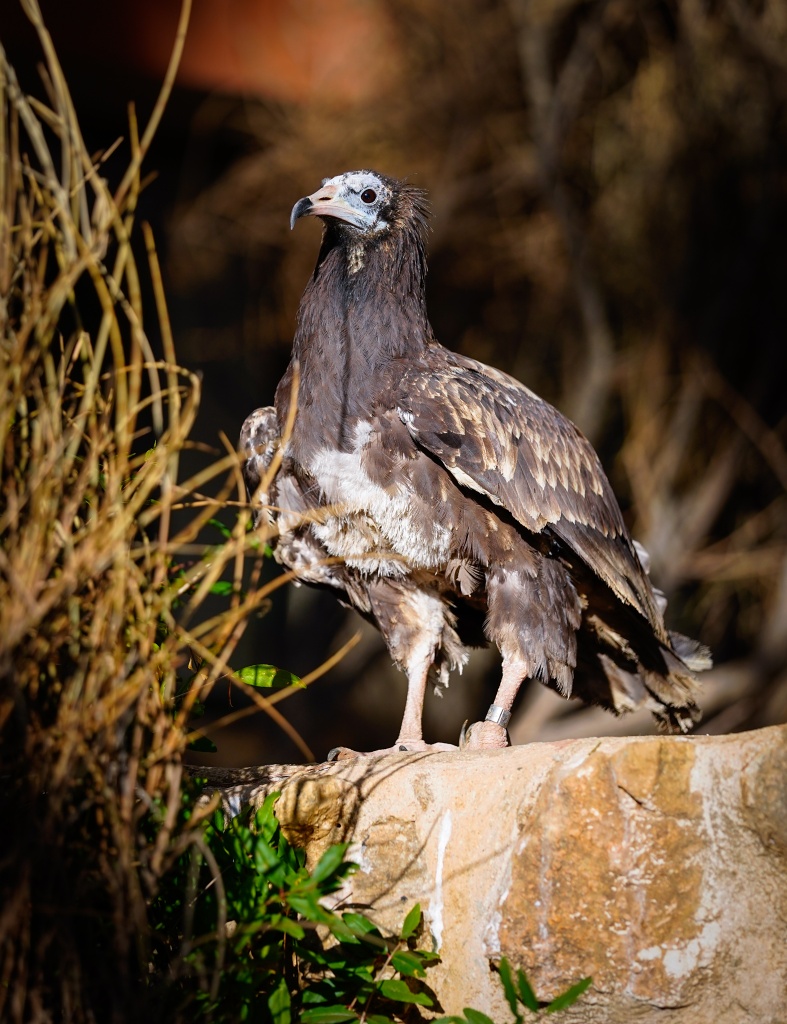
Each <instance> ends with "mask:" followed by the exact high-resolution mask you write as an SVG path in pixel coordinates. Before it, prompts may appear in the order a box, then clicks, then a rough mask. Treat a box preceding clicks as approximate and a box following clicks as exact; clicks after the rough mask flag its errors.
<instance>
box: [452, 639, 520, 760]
mask: <svg viewBox="0 0 787 1024" xmlns="http://www.w3.org/2000/svg"><path fill="white" fill-rule="evenodd" d="M527 675H528V668H527V665H526V664H525V662H524V661H523V660H522V659H521V658H519V657H516V656H512V657H507V658H506V657H504V658H503V677H502V679H501V680H500V686H499V687H498V688H497V693H496V694H495V700H494V703H493V704H492V706H491V707H490V708H489V711H487V713H486V720H485V721H483V722H474V723H473V725H471V726H469V728H467V729H466V730H465V731H464V734H463V737H462V739H461V740H460V741H459V746H460V747H461V748H462V750H496V749H498V748H500V747H507V746H508V732H507V730H506V726H507V725H508V722H509V720H510V718H511V708H512V707H513V706H514V701H515V699H516V695H517V694H518V693H519V688H520V686H521V685H522V683H523V682H524V680H525V679H526V678H527Z"/></svg>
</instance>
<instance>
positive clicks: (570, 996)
mask: <svg viewBox="0 0 787 1024" xmlns="http://www.w3.org/2000/svg"><path fill="white" fill-rule="evenodd" d="M592 984H593V979H592V978H583V979H582V981H578V982H577V983H576V985H572V986H571V988H568V989H566V991H565V992H564V993H563V994H562V995H559V996H557V997H556V998H555V999H553V1000H552V1002H551V1003H550V1004H549V1006H548V1007H547V1013H556V1012H557V1011H558V1010H565V1008H566V1007H567V1006H572V1005H573V1004H574V1003H575V1002H576V1001H577V999H579V997H580V996H581V995H582V993H583V992H584V991H585V990H586V989H588V988H590V986H591V985H592Z"/></svg>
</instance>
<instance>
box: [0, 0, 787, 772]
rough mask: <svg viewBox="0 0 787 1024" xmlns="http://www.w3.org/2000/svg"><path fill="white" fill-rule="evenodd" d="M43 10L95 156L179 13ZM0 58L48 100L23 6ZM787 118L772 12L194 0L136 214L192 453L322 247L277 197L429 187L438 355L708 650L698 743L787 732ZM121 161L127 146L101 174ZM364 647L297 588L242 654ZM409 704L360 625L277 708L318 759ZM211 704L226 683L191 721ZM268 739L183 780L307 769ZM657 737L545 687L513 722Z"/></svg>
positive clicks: (152, 83) (276, 336)
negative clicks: (503, 392)
mask: <svg viewBox="0 0 787 1024" xmlns="http://www.w3.org/2000/svg"><path fill="white" fill-rule="evenodd" d="M42 9H43V12H44V16H45V18H46V19H47V21H48V23H49V27H50V30H51V32H52V35H53V38H54V41H55V44H56V46H57V48H58V52H59V53H60V55H61V59H62V61H63V65H64V68H65V71H66V74H67V77H68V79H69V82H70V83H71V86H72V89H73V92H74V96H75V102H76V105H77V108H78V109H79V110H80V115H81V120H82V127H83V130H84V132H85V137H86V141H87V144H88V146H89V147H91V146H92V147H93V148H96V149H98V148H99V147H102V148H103V147H106V146H107V145H108V144H109V141H111V139H112V138H114V136H115V135H116V134H117V132H118V130H119V126H122V125H123V124H124V123H126V113H125V107H126V103H127V102H128V100H129V99H132V98H134V99H136V100H137V101H138V104H139V109H140V111H141V113H142V114H144V112H145V110H146V108H149V107H150V106H151V105H152V101H153V97H154V96H155V93H156V90H157V87H158V82H159V81H160V78H161V75H162V73H163V68H164V66H165V64H166V60H167V57H168V53H169V49H170V47H171V42H172V39H173V36H174V31H175V25H176V22H177V18H178V13H179V4H178V3H176V2H175V0H147V2H142V0H135V3H133V4H131V3H120V4H117V5H113V6H112V12H111V13H110V11H109V9H108V8H107V6H106V5H105V4H102V3H99V2H98V0H73V2H72V3H70V4H68V5H62V4H59V3H58V2H57V0H49V2H42ZM0 37H2V41H3V43H4V45H5V48H6V50H7V52H8V53H9V56H10V59H11V60H12V61H13V62H14V64H15V66H16V67H17V71H18V73H19V75H20V79H21V80H22V84H23V87H24V88H26V89H29V90H31V91H33V92H40V90H41V85H40V80H39V78H38V75H37V71H36V67H35V62H36V61H37V60H38V51H37V44H36V42H35V39H34V36H33V34H32V33H31V31H30V29H29V26H28V25H27V23H26V20H25V18H24V15H23V14H22V12H21V9H17V8H16V6H15V5H14V7H13V9H9V10H8V11H6V12H4V20H3V23H2V25H0ZM786 102H787V4H785V2H784V0H752V2H747V0H705V2H700V0H676V2H659V0H606V2H604V0H599V2H596V0H589V2H588V0H585V2H576V0H455V2H454V3H452V4H451V5H450V6H446V5H445V4H444V3H441V2H439V0H340V2H337V3H333V4H319V3H317V2H316V0H311V2H307V0H302V2H299V3H296V2H295V0H232V2H230V0H225V2H220V0H199V2H197V3H196V4H195V8H194V11H193V16H192V24H191V27H190V30H189V36H188V39H187V43H186V49H185V52H184V60H183V64H182V67H181V72H180V75H179V78H178V83H177V85H176V89H175V92H174V95H173V97H172V100H171V102H170V104H169V107H168V109H167V111H166V113H165V115H164V120H163V123H162V129H161V131H160V132H159V135H158V137H157V139H156V141H155V143H154V146H153V149H152V151H151V154H150V157H149V159H148V161H147V166H148V167H149V168H155V169H156V172H157V173H156V180H148V181H146V182H144V183H143V189H142V192H141V195H140V198H139V206H140V212H141V215H142V216H143V217H144V218H146V219H148V220H150V221H151V222H152V223H153V225H154V227H155V228H156V232H157V237H158V239H159V245H160V248H161V250H162V261H163V273H164V278H165V286H166V290H167V294H168V297H169V302H170V313H171V319H172V329H173V334H174V338H175V344H176V348H177V353H178V357H179V360H180V362H181V363H182V364H183V365H185V366H186V367H188V368H189V369H190V370H193V371H197V372H199V373H200V374H201V376H202V381H201V385H202V396H203V397H202V403H201V407H200V412H199V416H198V419H197V424H196V428H195V431H194V433H193V434H192V437H194V438H196V439H197V440H198V441H199V442H201V444H202V446H203V447H205V448H206V449H210V448H211V447H213V448H214V449H216V450H218V449H219V443H218V440H217V439H218V436H219V432H220V431H224V432H225V433H226V435H227V436H228V437H229V438H231V439H235V438H237V436H238V432H239V429H240V425H241V423H242V421H243V419H244V417H245V416H246V414H247V413H248V412H249V411H251V409H253V408H255V407H256V406H259V405H264V404H268V403H269V402H270V401H271V399H272V397H273V392H274V389H275V386H276V383H277V381H278V379H279V377H280V375H281V373H282V372H283V370H284V367H285V366H286V363H287V360H288V358H289V346H290V341H291V337H292V332H293V326H294V315H295V310H296V308H297V303H298V299H299V296H300V293H301V291H302V289H303V286H304V284H305V281H306V279H307V276H308V274H309V273H310V271H311V269H312V266H313V262H314V259H315V256H316V251H317V245H318V232H317V228H316V227H305V228H302V230H299V231H298V232H296V233H295V234H294V235H292V236H291V235H290V234H289V230H288V216H289V211H290V209H291V207H292V205H293V203H294V202H295V201H296V200H297V199H298V198H299V197H301V196H302V195H305V194H307V193H309V192H312V191H313V190H314V189H315V188H316V187H317V185H318V183H319V181H320V179H321V178H323V177H325V176H328V175H333V174H336V173H339V172H341V171H344V170H348V169H351V168H355V167H374V168H377V169H379V170H382V171H385V172H386V173H390V174H394V175H400V176H406V177H408V178H409V179H410V180H412V181H414V182H416V183H417V184H419V185H421V186H422V187H424V188H426V189H428V191H429V194H430V200H431V205H432V215H433V216H432V234H431V239H430V275H429V279H428V299H429V308H430V314H431V318H432V321H433V324H434V327H435V329H436V332H437V335H438V337H439V338H440V340H441V341H442V342H443V343H444V344H446V345H448V346H450V347H452V348H455V349H458V350H460V351H462V352H465V353H467V354H469V355H473V356H474V357H476V358H480V359H482V360H484V361H486V362H489V363H493V364H494V365H496V366H499V367H501V368H502V369H504V370H507V371H508V372H511V373H513V374H514V375H515V376H517V377H518V378H519V379H521V380H522V381H524V382H525V383H526V384H527V385H528V386H529V387H531V388H532V389H533V390H535V391H537V392H538V393H539V394H541V395H543V396H544V397H545V398H547V399H548V400H550V401H552V402H553V403H554V404H556V405H558V406H559V407H560V408H561V409H562V410H563V411H565V412H566V413H567V414H568V415H569V416H570V417H571V418H573V419H574V420H575V422H577V424H578V425H579V426H580V427H581V428H582V429H583V430H584V431H585V432H586V433H587V434H588V435H589V437H590V438H591V440H592V441H593V443H594V444H595V445H596V447H597V448H598V450H599V453H600V454H601V457H602V461H603V462H604V464H605V466H606V468H607V471H608V473H609V475H610V478H611V480H612V483H613V486H614V488H615V490H616V492H617V494H618V496H619V498H620V501H621V505H622V506H623V509H624V512H625V515H626V518H627V521H628V523H629V525H630V527H631V529H632V532H633V534H634V536H635V537H637V538H638V539H639V540H640V541H641V542H642V543H643V544H644V545H645V547H646V548H647V549H648V550H649V551H650V554H651V558H652V563H653V567H652V575H653V578H654V580H655V582H656V583H657V585H658V586H660V587H661V588H662V589H663V590H664V591H665V592H666V594H667V596H668V598H669V602H670V607H669V609H668V621H669V624H670V625H671V627H672V628H677V629H680V630H681V631H683V632H686V633H689V634H691V635H692V636H696V637H699V638H701V639H702V640H703V641H704V642H705V643H707V644H709V645H710V646H711V648H712V649H713V651H714V655H715V659H716V663H717V666H718V667H717V668H716V669H714V671H713V672H712V673H711V674H709V676H708V677H707V681H706V685H705V696H704V700H703V701H702V703H703V706H704V708H705V721H704V723H703V725H701V726H700V730H701V731H709V732H725V731H730V730H734V729H742V728H750V727H754V726H759V725H764V724H768V723H772V722H777V721H784V720H785V718H787V515H785V510H786V509H787V499H786V496H785V492H786V491H787V452H786V451H785V442H786V441H787V403H786V402H785V398H784V388H785V385H784V381H785V375H786V372H787V346H785V323H786V322H787V317H786V315H785V314H787V288H785V286H784V282H785V280H786V279H787V253H786V251H785V245H784V238H785V233H786V231H787V119H786V117H785V113H786V107H785V104H786ZM128 154H129V150H128V141H127V140H123V141H122V142H121V143H120V145H119V147H118V149H117V151H116V153H115V154H114V156H110V157H109V158H108V159H107V161H106V163H105V164H104V167H105V173H106V174H107V176H108V177H109V178H111V177H112V174H113V167H114V162H115V161H123V160H126V161H127V159H128ZM299 227H300V226H299ZM210 457H211V456H210V455H209V454H207V453H206V452H200V451H195V452H190V453H189V452H187V453H184V456H183V458H184V465H186V466H187V468H195V467H197V466H198V465H199V464H200V463H199V460H200V459H203V460H204V459H207V458H210ZM190 461H191V463H193V466H190ZM234 514H235V513H234V511H233V510H232V509H231V508H230V509H228V510H227V512H226V514H225V521H226V523H227V524H228V525H229V526H232V523H233V521H234ZM358 628H359V623H358V622H357V620H355V619H349V618H348V617H347V616H346V614H345V613H344V612H343V610H342V609H341V608H340V607H339V606H338V605H337V604H336V603H335V602H334V601H333V599H332V598H330V597H323V596H322V595H319V594H314V593H311V592H307V591H306V590H305V589H304V588H301V589H295V588H293V587H288V588H286V590H285V591H279V592H278V593H277V594H276V595H274V597H273V607H272V610H271V613H270V614H269V615H268V616H266V617H265V618H264V619H261V620H260V621H259V622H253V623H252V624H251V626H250V628H249V629H248V630H247V631H246V634H245V635H244V637H243V639H242V640H241V641H240V643H239V646H238V650H237V652H236V655H235V658H236V662H235V663H236V664H238V665H240V664H248V663H253V662H263V661H264V662H267V663H273V664H276V665H279V666H281V667H283V668H286V669H288V670H292V671H294V672H296V673H299V674H305V673H306V672H308V671H309V670H310V669H312V668H314V667H315V666H316V665H318V664H320V662H322V661H323V660H324V659H325V658H326V657H327V656H328V655H329V654H330V653H331V652H333V651H335V650H336V649H337V648H338V647H339V646H340V645H341V644H342V643H344V642H345V641H346V640H347V639H348V638H349V637H350V636H351V635H352V633H353V632H354V631H355V630H356V629H358ZM497 671H498V669H497V660H496V658H495V657H493V656H492V654H491V653H490V652H480V653H479V654H478V655H477V656H476V657H475V658H474V660H473V661H472V663H471V665H470V666H469V669H468V670H466V673H465V677H464V678H462V679H461V680H460V679H456V680H455V681H454V683H453V684H452V687H451V689H450V691H449V693H448V694H447V696H446V698H445V699H444V700H443V701H442V702H440V701H437V700H433V699H430V700H429V701H428V702H427V711H426V721H425V727H426V731H427V736H428V738H431V739H444V740H453V741H455V740H456V736H457V735H458V731H459V727H460V725H461V722H462V720H463V719H465V718H470V719H473V718H475V717H477V716H478V715H479V714H483V711H484V709H485V708H486V706H487V704H488V702H489V699H490V696H491V694H492V692H493V689H494V678H495V676H496V674H497ZM404 691H405V683H404V678H403V677H401V676H400V675H399V674H398V673H396V672H395V671H394V670H393V669H392V668H391V667H390V665H389V661H388V657H387V655H386V653H385V651H384V649H383V648H382V645H381V643H380V641H379V638H378V637H377V636H376V634H375V633H374V631H373V630H367V629H366V628H364V629H363V632H362V639H361V642H360V643H359V644H358V645H357V646H356V647H355V648H354V649H353V651H352V652H351V653H350V655H348V657H346V658H345V659H344V661H343V662H342V663H341V665H340V666H338V667H337V668H335V669H334V670H333V671H332V673H331V674H330V675H328V676H326V677H325V678H324V679H323V680H321V682H320V683H319V684H318V685H317V686H315V687H314V688H313V689H312V690H310V692H309V693H308V694H303V695H298V696H296V697H294V698H293V699H292V700H290V701H289V702H288V704H287V715H288V717H289V718H290V719H291V721H292V722H293V724H294V725H295V727H296V728H297V729H298V730H299V731H300V733H301V734H302V735H303V736H304V738H305V739H306V740H307V742H308V744H309V745H310V746H311V748H312V749H313V750H315V751H316V753H317V755H318V757H321V756H324V754H325V752H326V751H327V750H328V749H329V748H330V747H331V746H333V745H334V744H336V743H343V744H348V745H351V746H352V745H361V746H365V747H366V748H367V749H368V748H369V747H374V746H378V745H383V744H387V743H389V742H390V740H391V737H392V735H393V733H392V730H395V728H396V724H395V723H396V722H397V721H398V720H399V715H400V711H401V706H402V703H403V700H404ZM239 700H240V698H238V697H237V696H236V698H235V704H236V705H237V703H238V701H239ZM228 701H230V694H229V688H227V689H226V690H224V689H223V688H222V687H218V688H217V690H216V692H215V693H214V697H213V704H212V713H213V714H215V715H217V716H220V715H222V714H224V713H226V712H227V711H228V710H229V708H228ZM262 719H263V716H262V715H260V716H257V717H255V718H254V719H252V720H251V721H249V720H248V719H247V720H246V721H245V723H244V727H243V729H241V727H240V725H237V726H235V727H234V728H233V730H232V731H230V730H226V731H224V732H219V733H217V734H216V737H215V738H216V743H217V745H218V747H219V750H218V753H217V754H216V755H200V759H201V760H203V761H205V762H211V763H223V764H226V765H238V764H248V763H254V762H265V761H276V760H284V761H286V760H294V759H297V758H298V757H299V756H300V755H299V754H298V753H297V751H296V750H295V749H294V748H293V746H292V744H291V742H290V740H288V739H287V738H286V737H285V736H284V735H283V734H282V733H281V732H280V731H279V730H278V729H277V728H276V726H275V725H274V724H272V723H270V722H268V721H263V720H262ZM650 727H651V726H650V723H649V721H648V720H646V719H645V718H639V717H637V716H634V717H629V718H625V719H621V720H615V719H614V718H612V717H611V716H608V715H604V714H601V713H599V712H596V711H594V710H590V709H583V708H580V707H577V706H575V705H574V704H573V703H566V702H564V701H561V700H560V699H559V698H558V697H556V696H555V695H554V694H551V693H550V692H548V691H546V690H545V689H544V688H542V687H538V686H536V685H534V686H532V687H531V688H530V689H528V690H527V691H526V692H525V696H524V699H523V700H522V701H521V704H520V708H519V712H518V714H517V715H516V716H515V719H514V721H513V723H512V729H511V732H512V738H513V739H514V741H516V742H524V741H527V740H532V739H539V738H542V739H545V738H555V737H566V736H573V735H584V734H590V733H595V734H604V733H610V732H624V733H626V732H636V731H646V730H648V729H650Z"/></svg>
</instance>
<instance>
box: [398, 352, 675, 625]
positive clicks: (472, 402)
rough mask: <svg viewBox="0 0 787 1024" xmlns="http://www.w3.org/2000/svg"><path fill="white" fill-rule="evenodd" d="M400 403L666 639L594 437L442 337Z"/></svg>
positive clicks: (510, 507)
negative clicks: (441, 344)
mask: <svg viewBox="0 0 787 1024" xmlns="http://www.w3.org/2000/svg"><path fill="white" fill-rule="evenodd" d="M433 352H434V357H433V358H432V359H431V360H430V361H428V362H426V361H422V362H419V363H418V364H417V365H416V366H414V367H413V368H412V369H411V370H410V371H409V372H407V373H406V374H405V375H404V376H403V378H402V380H401V384H400V386H399V388H398V393H397V396H396V401H397V407H398V410H399V415H400V417H401V419H402V421H403V422H404V423H405V424H406V426H407V428H408V430H409V431H410V434H411V435H412V437H413V439H414V440H415V441H416V443H417V444H418V445H419V446H420V447H422V448H424V449H425V450H426V451H428V452H430V453H431V454H432V455H434V456H436V457H437V458H438V459H439V460H440V461H441V462H442V463H443V465H444V466H445V467H446V468H447V469H448V470H449V472H450V473H451V474H452V475H453V477H454V479H455V480H456V482H457V483H458V484H459V485H460V486H462V487H465V488H470V489H471V490H475V491H478V492H480V493H482V494H484V495H486V496H487V497H488V498H489V499H490V500H491V501H492V502H494V503H495V504H497V505H500V506H502V507H504V508H505V509H507V511H508V512H509V513H510V514H511V515H512V516H513V517H514V518H515V519H516V520H517V521H518V522H519V523H520V524H521V525H522V526H523V527H524V528H525V529H526V530H528V531H530V532H531V533H533V534H542V533H545V532H548V533H550V534H552V535H554V536H555V537H557V538H558V539H559V540H560V541H562V542H563V543H564V544H565V545H567V547H568V548H569V549H571V551H573V552H575V553H576V555H578V556H579V558H580V559H581V560H582V561H583V562H584V563H585V564H586V565H587V566H588V567H590V568H591V569H592V570H593V572H594V573H595V574H596V575H597V576H598V577H599V578H600V579H602V580H603V581H604V582H605V583H606V584H607V585H608V586H609V587H610V588H611V589H612V591H613V592H614V593H615V594H616V595H617V596H618V597H619V598H620V599H621V600H623V601H624V602H626V603H627V604H629V605H631V606H633V607H634V608H636V609H637V610H638V611H639V612H640V613H641V614H642V615H643V616H644V617H645V618H646V619H647V620H648V621H649V622H651V624H652V625H653V626H654V627H655V628H656V632H657V635H658V636H659V638H660V639H662V640H666V631H665V629H664V625H663V620H662V618H661V615H660V614H659V612H658V609H657V608H656V605H655V601H654V598H653V593H652V590H651V588H650V585H649V584H648V582H647V580H646V579H645V573H644V571H643V569H642V567H641V565H640V563H639V561H638V559H637V557H636V554H635V552H634V550H633V547H632V543H631V541H630V539H629V537H628V533H627V531H626V528H625V525H624V523H623V520H622V517H621V514H620V510H619V508H618V504H617V501H616V500H615V498H614V495H613V494H612V490H611V487H610V485H609V482H608V481H607V478H606V476H605V474H604V471H603V469H602V468H601V464H600V463H599V460H598V457H597V455H596V453H595V452H594V450H593V448H592V447H591V445H590V443H589V442H588V441H587V439H586V438H585V437H584V436H583V435H582V434H581V433H580V432H579V430H577V428H576V427H575V426H574V425H573V424H572V423H571V422H570V421H569V420H567V419H566V418H565V417H564V416H562V415H561V414H560V413H559V412H558V411H557V409H555V408H554V407H553V406H551V405H549V403H547V402H545V401H543V400H542V399H540V398H539V397H538V396H537V395H534V394H533V393H532V392H531V391H529V390H528V389H527V388H525V387H524V386H523V385H522V384H520V383H519V382H518V381H516V380H514V378H513V377H509V376H507V375H506V374H504V373H501V372H500V371H498V370H494V369H492V368H491V367H487V366H484V365H483V364H482V363H478V362H476V361H475V360H472V359H467V358H465V357H462V356H458V355H455V354H454V353H452V352H449V351H448V350H446V349H443V348H441V347H439V346H435V349H434V350H433Z"/></svg>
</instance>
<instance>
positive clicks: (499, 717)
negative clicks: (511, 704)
mask: <svg viewBox="0 0 787 1024" xmlns="http://www.w3.org/2000/svg"><path fill="white" fill-rule="evenodd" d="M484 721H485V722H494V723H495V725H502V727H503V728H504V729H505V727H506V726H507V725H508V723H509V722H510V721H511V712H510V711H506V709H505V708H501V707H500V705H499V704H493V705H492V706H491V707H490V708H489V710H488V711H487V713H486V718H485V719H484Z"/></svg>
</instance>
